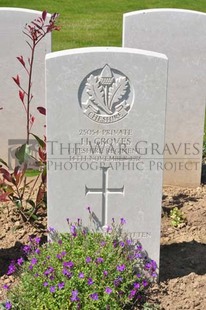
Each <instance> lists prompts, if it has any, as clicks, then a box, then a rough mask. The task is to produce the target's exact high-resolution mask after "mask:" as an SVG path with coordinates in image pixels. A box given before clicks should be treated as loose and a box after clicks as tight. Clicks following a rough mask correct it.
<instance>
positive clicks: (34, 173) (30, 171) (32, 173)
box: [25, 169, 41, 178]
mask: <svg viewBox="0 0 206 310" xmlns="http://www.w3.org/2000/svg"><path fill="white" fill-rule="evenodd" d="M40 174H41V171H39V170H35V169H27V170H26V172H25V176H26V177H28V178H32V177H36V176H38V175H40Z"/></svg>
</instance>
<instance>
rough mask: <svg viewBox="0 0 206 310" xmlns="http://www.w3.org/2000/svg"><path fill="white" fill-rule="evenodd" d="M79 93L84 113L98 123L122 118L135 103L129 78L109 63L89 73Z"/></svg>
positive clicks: (111, 121) (112, 121)
mask: <svg viewBox="0 0 206 310" xmlns="http://www.w3.org/2000/svg"><path fill="white" fill-rule="evenodd" d="M98 73H99V74H98ZM79 93H80V96H79V100H80V106H81V108H82V110H83V112H84V114H85V115H86V116H87V117H89V118H90V119H91V120H93V121H95V122H97V123H103V124H109V123H114V122H117V121H119V120H121V119H122V118H124V117H125V116H126V115H127V114H128V113H129V111H130V110H131V107H132V103H133V94H132V89H131V85H130V82H129V79H128V78H127V77H126V76H125V75H124V74H123V73H122V72H120V71H118V70H115V69H112V68H110V66H109V65H108V64H106V65H105V66H104V67H103V68H102V69H98V70H95V71H94V72H92V73H91V74H89V75H88V76H87V77H86V78H85V79H84V80H83V81H82V83H81V85H80V88H79Z"/></svg>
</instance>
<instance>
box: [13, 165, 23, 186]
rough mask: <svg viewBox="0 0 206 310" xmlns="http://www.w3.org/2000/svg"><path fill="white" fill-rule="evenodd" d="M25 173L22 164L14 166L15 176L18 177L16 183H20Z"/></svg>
mask: <svg viewBox="0 0 206 310" xmlns="http://www.w3.org/2000/svg"><path fill="white" fill-rule="evenodd" d="M23 174H24V171H23V170H22V168H21V167H20V166H16V167H15V168H14V177H15V179H16V185H18V184H19V181H21V179H22V176H23Z"/></svg>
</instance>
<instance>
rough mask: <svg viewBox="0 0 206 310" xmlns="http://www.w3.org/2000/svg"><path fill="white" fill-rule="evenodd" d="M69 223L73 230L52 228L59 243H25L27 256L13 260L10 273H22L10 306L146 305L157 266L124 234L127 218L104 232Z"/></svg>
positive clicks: (66, 307) (79, 306)
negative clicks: (60, 232)
mask: <svg viewBox="0 0 206 310" xmlns="http://www.w3.org/2000/svg"><path fill="white" fill-rule="evenodd" d="M67 222H68V225H69V233H68V234H59V235H58V234H57V233H56V232H55V230H54V229H50V232H51V233H52V234H51V235H55V240H56V241H54V242H48V243H47V244H45V245H44V246H42V247H40V246H39V242H40V240H39V239H37V238H35V239H32V240H31V245H28V246H25V247H24V252H25V253H27V254H28V260H27V261H25V262H24V260H23V259H21V258H19V259H18V261H17V262H16V263H14V262H12V264H11V265H10V267H9V271H8V273H9V274H11V273H13V272H15V271H16V269H21V270H23V272H22V273H21V275H20V279H19V284H18V286H17V287H16V288H15V289H13V290H11V291H10V293H9V295H8V296H9V301H7V302H6V303H5V308H6V309H24V310H27V309H29V310H30V309H51V310H53V309H64V310H66V309H86V310H87V309H88V310H89V309H107V310H109V309H123V308H124V307H125V306H129V309H133V308H134V307H135V306H136V305H138V304H141V303H142V302H143V300H145V296H146V291H147V289H148V287H149V285H150V284H151V282H152V281H153V280H154V279H155V278H156V276H157V274H156V270H157V265H156V263H155V262H154V261H153V260H150V259H148V258H147V257H146V255H145V253H144V252H143V250H142V247H141V245H140V244H139V243H135V242H134V241H133V240H131V239H130V238H128V236H127V235H126V234H123V233H122V226H123V225H125V220H124V219H120V223H119V224H118V225H116V224H115V221H114V219H113V221H112V224H111V226H110V230H109V232H104V233H102V232H93V231H89V230H88V229H87V230H86V229H85V228H84V227H83V226H82V224H81V222H80V221H79V220H78V222H77V223H71V221H69V220H68V219H67ZM120 232H121V234H120ZM57 235H58V239H57ZM31 283H32V285H31ZM17 305H18V306H17ZM9 307H10V308H9Z"/></svg>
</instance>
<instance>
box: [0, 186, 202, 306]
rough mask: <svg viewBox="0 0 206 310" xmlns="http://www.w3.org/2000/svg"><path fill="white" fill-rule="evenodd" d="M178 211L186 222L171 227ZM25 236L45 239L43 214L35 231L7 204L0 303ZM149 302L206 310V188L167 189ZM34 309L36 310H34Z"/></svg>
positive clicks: (0, 240)
mask: <svg viewBox="0 0 206 310" xmlns="http://www.w3.org/2000/svg"><path fill="white" fill-rule="evenodd" d="M174 207H178V209H180V210H181V211H182V213H183V215H184V217H185V220H184V223H181V224H180V225H179V226H178V227H174V226H172V224H171V218H170V216H169V214H170V210H171V209H173V208H174ZM29 236H40V237H42V242H44V240H45V239H46V210H43V209H42V210H41V216H40V220H39V222H38V224H37V225H36V226H34V225H31V224H29V223H25V222H23V221H22V220H21V218H20V217H19V215H18V214H17V213H16V212H15V208H14V207H12V206H11V205H7V206H6V205H3V206H1V208H0V302H1V301H3V300H4V299H5V290H4V289H3V288H2V286H3V284H7V285H13V283H14V282H15V279H14V277H13V276H7V275H6V273H7V269H8V265H9V262H10V261H11V260H13V259H17V258H19V257H20V256H21V254H22V246H23V245H25V244H27V243H28V237H29ZM151 301H152V302H154V303H157V304H159V305H160V309H162V310H164V309H165V310H176V309H177V310H178V309H190V310H194V309H196V310H204V309H206V186H204V185H201V186H200V187H198V188H196V189H191V188H177V187H165V188H164V195H163V201H162V227H161V251H160V279H159V284H155V285H154V286H153V287H152V288H151ZM37 310H38V309H37Z"/></svg>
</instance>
